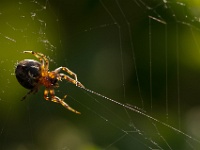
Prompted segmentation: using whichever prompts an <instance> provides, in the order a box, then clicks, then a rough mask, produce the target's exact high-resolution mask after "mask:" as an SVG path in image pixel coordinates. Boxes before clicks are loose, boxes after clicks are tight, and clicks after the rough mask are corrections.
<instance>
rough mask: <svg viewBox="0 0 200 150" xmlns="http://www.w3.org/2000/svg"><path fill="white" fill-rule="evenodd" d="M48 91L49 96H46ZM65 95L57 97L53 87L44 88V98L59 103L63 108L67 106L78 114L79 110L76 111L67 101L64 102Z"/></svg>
mask: <svg viewBox="0 0 200 150" xmlns="http://www.w3.org/2000/svg"><path fill="white" fill-rule="evenodd" d="M49 92H50V95H51V98H50V97H48V93H49ZM66 97H67V95H65V96H64V97H63V98H62V99H60V98H59V97H57V96H55V92H54V90H53V89H50V90H49V89H45V91H44V98H45V99H46V100H48V101H52V102H55V103H60V104H61V105H62V106H64V107H65V108H67V109H68V110H70V111H72V112H74V113H76V114H80V112H78V111H76V110H75V109H73V108H72V107H70V106H69V105H68V104H67V103H65V101H64V99H65V98H66Z"/></svg>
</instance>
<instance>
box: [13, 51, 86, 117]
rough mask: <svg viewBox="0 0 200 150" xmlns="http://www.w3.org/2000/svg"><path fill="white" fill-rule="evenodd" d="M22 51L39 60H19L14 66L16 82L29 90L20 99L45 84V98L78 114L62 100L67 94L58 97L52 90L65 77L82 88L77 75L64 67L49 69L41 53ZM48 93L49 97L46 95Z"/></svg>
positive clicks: (47, 62)
mask: <svg viewBox="0 0 200 150" xmlns="http://www.w3.org/2000/svg"><path fill="white" fill-rule="evenodd" d="M23 53H30V54H32V55H34V56H35V57H36V58H38V59H39V60H40V62H38V61H36V60H32V59H25V60H22V61H20V62H19V63H18V64H17V66H16V69H15V75H16V78H17V80H18V82H19V83H20V84H21V85H22V86H23V87H24V88H26V89H29V90H30V91H29V92H28V93H27V94H26V95H25V96H24V97H23V98H22V100H24V99H26V97H27V96H28V95H29V94H31V93H33V94H35V93H36V92H37V91H38V89H39V87H40V86H42V85H43V86H45V90H44V99H45V100H48V101H52V102H55V103H59V104H61V105H62V106H64V107H65V108H67V109H68V110H70V111H72V112H74V113H76V114H80V112H78V111H76V110H75V109H73V108H71V107H70V106H69V105H68V104H67V103H65V102H64V99H65V98H66V97H67V95H65V96H64V97H63V98H62V99H60V98H59V97H57V96H55V91H54V88H57V87H58V81H62V79H65V80H67V81H68V82H70V83H72V84H75V85H76V86H78V87H81V88H84V86H83V85H82V84H81V83H80V82H79V81H78V80H77V75H76V74H75V73H74V72H72V71H71V70H69V69H68V68H66V67H59V68H56V69H55V70H54V71H49V61H48V59H47V57H46V56H45V55H44V54H42V53H38V52H33V51H24V52H23ZM60 71H65V72H67V73H68V74H69V75H70V76H72V77H73V78H71V77H69V76H68V75H65V74H63V73H60ZM49 93H50V96H51V97H49V96H48V95H49Z"/></svg>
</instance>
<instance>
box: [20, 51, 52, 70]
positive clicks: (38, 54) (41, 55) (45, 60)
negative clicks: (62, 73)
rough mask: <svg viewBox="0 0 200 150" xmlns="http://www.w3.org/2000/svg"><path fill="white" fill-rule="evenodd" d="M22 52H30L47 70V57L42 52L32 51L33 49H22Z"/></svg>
mask: <svg viewBox="0 0 200 150" xmlns="http://www.w3.org/2000/svg"><path fill="white" fill-rule="evenodd" d="M23 53H30V54H33V55H34V56H35V57H36V58H38V59H39V60H40V62H41V63H42V66H43V68H44V69H45V70H46V71H48V68H49V60H48V59H47V57H46V56H45V55H44V54H42V53H38V52H34V51H23Z"/></svg>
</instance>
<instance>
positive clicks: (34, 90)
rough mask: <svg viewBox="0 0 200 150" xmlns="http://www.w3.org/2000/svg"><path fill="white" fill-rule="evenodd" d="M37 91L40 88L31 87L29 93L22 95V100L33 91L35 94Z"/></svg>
mask: <svg viewBox="0 0 200 150" xmlns="http://www.w3.org/2000/svg"><path fill="white" fill-rule="evenodd" d="M37 91H38V88H34V89H31V90H30V91H29V92H28V93H26V95H25V96H24V97H22V99H21V101H23V100H25V99H26V97H27V96H28V95H30V94H32V93H33V94H35V93H36V92H37Z"/></svg>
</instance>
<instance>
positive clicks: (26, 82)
mask: <svg viewBox="0 0 200 150" xmlns="http://www.w3.org/2000/svg"><path fill="white" fill-rule="evenodd" d="M40 72H41V63H39V62H38V61H36V60H32V59H25V60H22V61H20V62H19V63H18V64H17V67H16V69H15V75H16V78H17V80H18V82H19V83H20V84H21V85H22V86H23V87H25V88H27V89H33V88H34V87H35V86H36V85H37V84H38V80H39V77H40Z"/></svg>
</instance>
